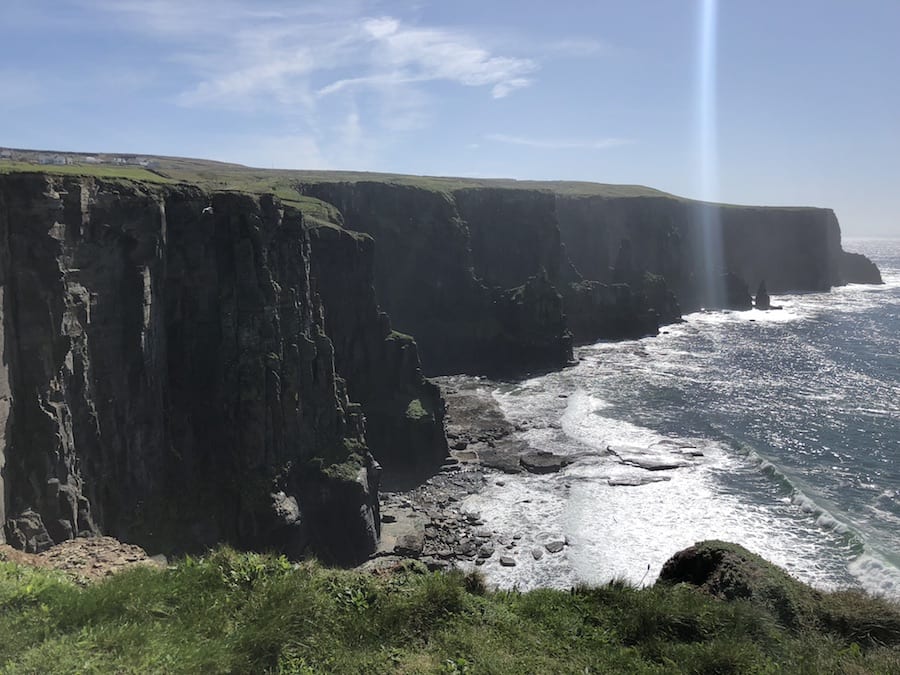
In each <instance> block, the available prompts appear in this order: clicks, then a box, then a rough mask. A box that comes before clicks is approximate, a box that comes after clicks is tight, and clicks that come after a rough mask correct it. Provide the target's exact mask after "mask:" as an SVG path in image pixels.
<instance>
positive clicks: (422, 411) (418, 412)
mask: <svg viewBox="0 0 900 675" xmlns="http://www.w3.org/2000/svg"><path fill="white" fill-rule="evenodd" d="M406 419H408V420H413V421H415V422H418V421H421V420H430V421H433V420H434V415H432V414H431V412H430V411H429V410H428V408H426V407H425V405H424V404H423V403H422V400H421V399H418V398H414V399H413V400H411V401H410V402H409V404H408V405H407V406H406Z"/></svg>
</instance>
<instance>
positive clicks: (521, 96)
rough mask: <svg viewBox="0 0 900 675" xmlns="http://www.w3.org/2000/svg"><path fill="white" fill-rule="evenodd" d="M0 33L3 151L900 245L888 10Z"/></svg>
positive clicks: (278, 16)
mask: <svg viewBox="0 0 900 675" xmlns="http://www.w3.org/2000/svg"><path fill="white" fill-rule="evenodd" d="M704 5H705V6H706V11H709V10H711V9H712V10H716V9H717V11H715V12H714V13H713V14H712V16H713V18H714V21H712V24H711V25H713V26H714V27H715V35H714V39H712V40H707V41H706V43H705V44H707V45H711V46H712V47H711V48H710V49H708V50H707V53H706V58H707V59H708V60H707V61H706V70H705V71H704V69H703V68H702V67H701V63H702V61H703V58H704V53H703V49H702V45H703V44H704V40H703V34H702V33H703V31H702V25H703V22H702V17H703V15H704ZM707 16H710V15H709V14H707ZM0 31H2V39H0V145H5V146H13V147H27V148H41V149H60V150H73V151H107V152H138V153H148V154H167V155H181V156H193V157H204V158H210V159H220V160H226V161H235V162H241V163H245V164H250V165H255V166H262V167H277V168H334V169H361V170H373V171H389V172H401V173H420V174H437V175H462V176H486V177H512V178H535V179H573V180H592V181H599V182H609V183H638V184H644V185H650V186H653V187H656V188H659V189H662V190H666V191H669V192H673V193H676V194H680V195H684V196H688V197H709V198H716V199H719V200H723V201H728V202H734V203H750V204H795V205H815V206H829V207H832V208H834V209H835V210H836V211H837V214H838V217H839V218H840V219H841V223H842V228H843V230H844V233H845V234H849V235H882V236H890V235H894V236H900V215H898V214H900V197H898V195H900V38H898V35H900V2H898V1H897V0H854V1H851V0H790V1H789V2H788V1H784V0H778V1H775V0H720V2H719V3H718V5H717V6H716V3H715V2H714V1H713V0H652V1H651V0H634V1H631V2H600V1H595V2H585V1H583V0H580V1H577V2H567V1H565V0H558V1H557V2H535V1H531V0H520V1H519V2H505V1H492V2H489V1H488V0H480V1H479V2H474V1H471V0H454V1H453V2H449V1H447V0H434V1H429V0H408V1H404V0H398V1H393V2H386V1H379V0H330V1H327V2H320V1H319V0H308V1H302V0H294V1H292V2H287V1H284V0H256V1H250V0H190V1H188V0H0ZM707 37H709V36H707ZM703 72H707V73H709V74H710V77H708V78H707V79H706V80H704V79H703V77H702V73H703ZM704 102H705V103H704ZM704 121H705V122H706V124H705V126H704ZM710 175H712V179H710ZM704 176H706V177H707V179H706V180H704Z"/></svg>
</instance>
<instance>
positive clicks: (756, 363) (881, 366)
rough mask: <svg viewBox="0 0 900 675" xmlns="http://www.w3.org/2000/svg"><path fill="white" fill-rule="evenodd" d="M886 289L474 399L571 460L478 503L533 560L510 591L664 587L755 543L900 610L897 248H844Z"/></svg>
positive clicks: (814, 301)
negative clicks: (710, 551)
mask: <svg viewBox="0 0 900 675" xmlns="http://www.w3.org/2000/svg"><path fill="white" fill-rule="evenodd" d="M844 247H845V249H846V250H851V251H856V252H860V253H864V254H866V255H868V256H869V257H870V258H871V259H872V260H874V261H875V262H876V263H877V264H878V266H879V268H880V269H881V272H882V276H883V277H884V280H885V282H886V283H885V285H883V286H868V285H851V286H845V287H841V288H836V289H834V290H833V291H831V292H829V293H808V294H796V295H780V296H773V298H772V302H773V304H775V305H781V306H782V309H777V310H772V311H769V312H762V311H757V310H752V311H749V312H714V313H697V314H692V315H688V316H686V317H685V319H686V320H685V321H684V323H681V324H677V325H672V326H667V327H666V328H664V331H663V333H662V334H661V335H659V336H657V337H653V338H645V339H641V340H636V341H626V342H615V343H598V344H594V345H590V346H586V347H582V348H579V349H578V350H577V351H576V357H577V358H578V359H579V362H578V364H577V365H575V366H573V367H570V368H566V369H564V370H562V371H559V372H554V373H550V374H546V375H542V376H539V377H535V378H532V379H528V380H525V381H521V382H516V383H501V382H493V381H490V380H479V381H478V382H477V389H476V391H477V394H478V395H482V396H486V397H491V398H493V399H494V400H495V401H496V402H497V403H498V404H499V406H500V408H501V410H502V412H503V414H504V416H506V417H507V418H508V419H509V420H510V421H511V422H513V423H517V424H519V425H520V426H522V425H524V426H525V430H524V431H521V432H518V435H519V437H520V439H521V440H524V441H526V442H527V443H528V444H529V445H530V446H532V447H533V448H535V449H539V450H549V451H552V452H554V453H557V454H563V455H567V456H569V457H570V459H571V460H572V464H571V465H569V466H568V467H566V468H565V469H564V470H563V471H561V472H560V473H557V474H551V475H529V474H520V475H512V476H508V475H500V474H497V475H492V477H491V478H490V479H489V481H488V484H487V485H486V487H485V489H484V490H483V491H482V492H480V493H479V494H476V495H473V496H471V497H469V498H468V499H467V501H466V502H465V503H464V508H465V509H468V510H471V511H477V512H478V513H480V514H481V518H482V519H483V520H484V521H485V523H486V526H487V527H489V528H491V529H494V530H496V531H497V532H498V533H501V534H503V533H506V534H508V535H517V536H518V537H519V540H518V541H519V550H521V551H529V550H530V549H531V548H534V547H540V546H541V545H542V544H543V543H545V542H547V541H549V540H552V539H561V538H564V539H565V541H566V542H567V546H566V547H565V548H564V550H563V551H562V552H561V553H559V554H556V555H550V554H548V555H543V556H542V557H541V558H540V559H539V560H535V559H534V558H533V557H532V556H531V555H518V556H517V564H516V566H515V567H502V566H500V565H499V564H498V563H497V562H496V561H494V560H491V561H488V562H487V563H486V564H485V565H484V566H483V567H482V570H483V572H484V573H485V575H486V576H487V578H488V581H489V582H490V583H492V584H494V585H497V586H499V587H506V588H509V587H517V588H519V589H521V590H525V589H528V588H533V587H537V586H550V587H568V586H572V585H575V584H579V583H588V584H599V583H603V582H606V581H609V580H611V579H613V578H619V579H627V580H628V581H630V582H632V583H634V584H638V585H640V584H648V583H653V582H654V581H655V579H656V577H657V575H658V574H659V570H660V568H661V566H662V564H663V563H664V562H665V561H666V560H667V559H668V558H669V557H670V556H671V555H672V554H673V553H675V552H676V551H679V550H681V549H682V548H685V547H687V546H689V545H691V544H693V543H694V542H697V541H701V540H704V539H722V540H726V541H732V542H736V543H740V544H742V545H744V546H746V547H747V548H749V549H750V550H752V551H754V552H756V553H759V554H760V555H762V556H764V557H765V558H767V559H768V560H771V561H772V562H775V563H777V564H778V565H780V566H782V567H784V568H785V569H787V570H788V571H789V572H790V573H791V574H793V575H794V576H796V577H798V578H799V579H801V580H803V581H805V582H808V583H810V584H812V585H814V586H816V587H819V588H823V589H834V588H840V587H847V586H855V587H862V588H865V589H866V590H868V591H870V592H874V593H878V594H883V595H887V596H889V597H894V598H897V597H900V240H845V242H844Z"/></svg>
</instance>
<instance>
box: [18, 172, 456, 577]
mask: <svg viewBox="0 0 900 675" xmlns="http://www.w3.org/2000/svg"><path fill="white" fill-rule="evenodd" d="M313 238H314V240H315V241H316V245H315V247H314V249H315V252H314V249H313V248H311V245H310V236H309V232H308V228H307V227H306V226H305V225H304V221H303V217H302V214H301V213H300V212H299V211H298V210H297V209H295V208H292V207H289V206H285V205H283V204H281V203H279V201H278V200H277V199H275V198H273V197H271V196H253V195H247V194H239V193H231V192H206V191H204V190H201V189H199V188H197V187H193V186H185V185H151V184H147V183H137V182H131V181H121V180H100V179H96V178H89V177H64V176H47V175H42V174H34V173H33V174H11V175H0V284H2V294H0V309H2V324H0V325H2V333H3V335H2V338H3V340H2V348H3V359H2V364H3V365H2V368H0V397H2V398H0V430H2V435H0V466H2V480H0V488H2V497H3V499H2V502H0V507H2V510H0V520H2V521H3V522H5V525H6V526H5V536H6V538H7V539H8V540H9V541H10V543H13V544H14V545H16V546H18V547H20V548H24V549H26V550H30V551H37V550H41V549H42V548H45V547H47V546H49V545H50V544H52V543H53V542H59V541H62V540H64V539H67V538H71V537H73V536H77V535H82V534H92V533H96V532H98V531H101V530H102V531H103V532H104V533H108V534H112V535H114V536H116V537H118V538H121V539H124V540H127V541H133V542H136V543H140V544H142V545H145V546H147V547H150V548H152V549H157V550H158V549H163V550H172V549H175V550H196V549H202V548H205V547H208V546H212V545H214V544H216V543H218V542H222V541H228V542H232V543H235V544H237V545H239V546H244V547H255V548H275V549H278V550H282V551H285V552H287V553H289V554H292V555H299V554H301V553H303V552H304V551H306V550H312V551H314V552H316V553H317V554H318V555H320V556H321V557H323V558H325V559H329V560H333V561H336V562H352V561H353V560H358V559H359V558H360V557H362V556H365V555H366V554H367V553H368V552H369V551H371V550H373V549H374V546H375V545H376V541H377V537H378V531H379V527H380V522H379V517H378V498H377V485H378V477H379V473H380V469H379V467H378V465H377V464H376V463H375V461H374V460H373V458H372V455H371V453H370V452H369V449H368V446H367V439H366V435H365V431H364V418H363V415H362V414H361V409H360V406H359V405H358V404H354V403H351V402H350V400H349V398H348V396H347V393H346V390H347V387H346V385H345V380H344V379H343V378H342V377H341V376H340V374H339V373H336V372H335V362H336V361H337V364H338V367H339V372H340V371H341V370H342V371H343V372H345V373H346V375H345V376H346V377H347V379H348V380H349V382H350V383H351V384H350V387H349V388H350V390H351V391H353V393H354V395H357V394H358V395H359V396H360V398H361V399H362V400H363V401H365V402H370V401H371V400H372V399H373V398H377V396H378V392H379V389H378V386H386V387H388V388H390V389H391V391H392V393H393V394H394V395H395V396H401V394H402V396H403V397H407V396H408V397H409V400H407V399H404V402H406V403H407V407H415V406H410V401H411V400H413V397H415V398H416V400H419V401H420V402H421V407H422V409H423V410H425V411H426V412H425V413H424V416H426V417H428V416H430V417H428V419H427V420H425V421H423V420H422V419H421V416H418V417H419V418H417V419H416V420H412V421H409V422H408V423H404V422H403V421H401V422H393V421H392V418H391V414H390V413H385V414H378V413H376V412H374V411H372V412H371V413H370V415H369V419H370V420H371V422H370V424H371V431H370V434H371V436H372V438H373V439H375V440H376V442H375V446H376V447H377V446H381V447H386V443H387V441H386V435H388V434H392V433H394V432H395V431H397V430H398V429H399V430H401V431H403V432H405V433H407V434H408V435H409V436H410V439H409V442H408V443H407V444H406V446H403V445H402V444H401V447H402V451H400V452H402V453H412V452H416V451H417V450H418V449H419V447H418V446H419V442H420V440H421V441H422V442H423V443H425V444H426V445H428V446H429V450H428V452H431V453H440V452H441V450H442V448H443V447H445V446H444V443H445V441H444V440H443V431H442V423H441V419H442V414H443V408H442V406H443V403H442V401H441V399H440V396H439V393H438V391H437V389H436V388H435V387H434V386H433V385H430V384H429V383H427V382H426V381H425V380H424V379H423V378H422V377H421V372H420V369H419V366H418V358H417V356H416V351H415V345H414V343H413V342H412V341H411V339H403V340H398V339H394V338H393V334H391V333H389V327H387V326H386V324H385V322H384V319H383V317H381V316H380V315H379V312H378V308H377V306H376V305H375V304H374V293H373V292H372V291H371V263H370V257H367V256H366V255H365V254H364V253H365V252H364V251H363V254H361V255H354V252H353V247H354V246H356V245H358V244H360V240H359V239H357V238H355V237H354V236H351V235H349V234H346V233H342V232H337V231H336V232H335V233H334V235H333V236H332V238H333V239H335V240H336V241H335V245H332V244H328V245H325V244H324V243H323V242H324V241H325V239H326V238H327V237H326V236H324V235H323V234H322V233H315V234H314V237H313ZM342 245H343V247H344V248H347V247H348V246H349V247H350V250H349V251H348V255H347V257H346V259H341V257H340V249H341V246H342ZM362 245H363V246H365V242H362ZM332 264H333V265H338V266H339V267H337V268H335V271H337V272H339V273H338V274H331V273H328V275H327V279H326V278H325V275H326V270H329V268H330V266H331V265H332ZM311 268H314V269H316V270H317V271H318V272H319V274H320V275H322V276H323V279H324V280H325V283H322V282H323V279H320V280H318V281H317V280H316V279H315V278H314V277H312V276H311V274H310V269H311ZM345 274H346V278H345V284H344V286H337V283H336V281H337V280H338V279H339V278H340V277H341V276H342V275H345ZM317 286H318V287H319V290H320V291H323V292H322V294H321V295H322V296H323V297H324V298H325V303H324V304H325V307H326V308H327V307H330V308H331V309H332V314H331V315H328V314H327V313H326V312H327V309H326V310H324V311H323V301H322V300H321V299H320V297H319V294H317V293H316V292H315V287H317ZM326 289H327V292H325V291H326ZM337 290H340V291H341V292H344V290H346V292H347V293H350V294H351V295H350V296H348V297H352V298H353V304H352V305H351V306H350V307H349V312H348V313H345V314H344V315H341V313H340V312H339V311H338V309H337V307H339V304H340V303H336V302H335V301H334V297H336V296H335V293H334V292H333V291H337ZM329 322H330V324H331V325H332V334H333V335H335V336H336V337H335V342H334V343H333V342H332V340H331V339H330V338H329V336H328V334H327V332H326V331H327V327H328V326H329ZM335 344H336V345H337V347H338V348H337V349H335ZM366 350H376V352H377V353H369V352H367V351H366ZM384 372H388V373H389V374H390V376H391V377H393V378H394V380H390V381H388V384H384V382H382V384H381V385H374V384H371V382H372V381H373V380H379V378H380V376H381V374H382V373H384ZM394 385H397V386H396V387H394ZM403 412H404V413H405V412H406V410H405V409H404V411H403ZM416 434H419V436H416ZM413 446H415V447H413ZM404 459H406V458H404Z"/></svg>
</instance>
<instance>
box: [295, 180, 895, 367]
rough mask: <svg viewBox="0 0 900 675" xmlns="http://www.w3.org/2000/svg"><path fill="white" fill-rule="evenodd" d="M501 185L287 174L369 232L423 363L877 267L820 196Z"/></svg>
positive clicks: (861, 276) (393, 304)
mask: <svg viewBox="0 0 900 675" xmlns="http://www.w3.org/2000/svg"><path fill="white" fill-rule="evenodd" d="M509 183H510V182H508V181H506V182H504V181H467V180H464V179H422V180H421V181H420V182H418V183H417V182H416V181H415V180H414V179H412V178H411V177H394V176H385V177H384V178H383V180H380V181H375V180H371V179H370V177H369V176H368V175H366V176H359V177H356V176H352V175H350V176H348V175H337V176H334V178H332V177H330V175H329V174H315V175H311V176H308V177H303V178H301V180H300V181H299V182H297V183H295V184H294V187H295V188H296V189H297V190H298V192H300V193H301V194H303V195H307V196H312V197H315V198H317V199H320V200H322V201H324V202H327V203H329V204H332V205H333V206H334V207H335V208H336V210H337V211H338V212H339V214H338V215H337V216H336V221H337V222H339V223H340V224H341V225H343V226H344V227H346V228H348V229H351V230H355V231H359V232H365V233H368V234H370V235H371V236H372V237H374V239H375V242H374V256H375V286H376V294H377V296H378V300H379V302H380V303H381V304H382V306H384V307H385V308H387V309H388V311H389V312H390V314H391V317H392V319H393V321H394V324H395V326H396V327H397V328H398V329H399V330H402V331H404V332H407V333H411V334H413V335H415V336H416V338H417V340H418V342H419V345H420V349H421V353H422V360H423V364H424V366H425V368H426V370H427V371H428V372H429V373H434V374H439V373H453V372H470V373H482V374H500V375H504V374H521V373H522V372H526V371H531V370H540V369H544V368H554V367H559V366H560V365H562V364H564V363H566V362H567V361H568V359H569V358H570V356H571V351H570V350H571V345H572V343H573V342H576V343H579V342H580V343H584V342H593V341H596V340H598V339H623V338H637V337H642V336H645V335H654V334H656V333H657V332H658V330H659V326H660V325H663V324H666V323H671V322H674V321H678V320H679V319H680V316H681V313H682V311H696V310H698V309H700V308H702V307H706V308H730V309H749V308H750V307H751V306H752V299H751V296H750V292H749V289H750V288H757V287H758V286H759V285H760V284H761V283H763V282H765V283H766V285H767V287H768V288H769V289H771V290H772V291H773V292H776V293H783V292H788V291H825V290H828V289H830V288H831V287H833V286H836V285H840V284H843V283H847V282H864V283H877V282H878V281H880V277H878V274H877V268H875V267H874V265H871V263H868V265H867V264H866V262H868V261H865V258H862V260H858V259H857V258H856V257H854V256H853V255H852V254H847V253H845V252H844V251H842V249H841V243H840V227H839V225H838V222H837V219H836V218H835V215H834V213H833V212H832V211H831V210H828V209H815V208H787V207H785V208H775V207H749V206H748V207H743V206H731V205H719V204H707V203H701V202H692V201H689V200H685V199H680V198H678V197H674V196H672V195H666V194H665V193H660V192H656V191H652V190H647V189H643V188H628V187H627V186H626V187H623V188H616V186H600V185H593V186H591V185H587V186H585V185H580V184H553V183H551V184H541V183H534V184H522V186H521V187H520V186H519V184H515V183H513V184H509ZM495 184H496V186H495ZM863 261H865V262H863ZM525 289H530V290H529V291H528V292H525Z"/></svg>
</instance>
